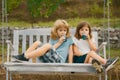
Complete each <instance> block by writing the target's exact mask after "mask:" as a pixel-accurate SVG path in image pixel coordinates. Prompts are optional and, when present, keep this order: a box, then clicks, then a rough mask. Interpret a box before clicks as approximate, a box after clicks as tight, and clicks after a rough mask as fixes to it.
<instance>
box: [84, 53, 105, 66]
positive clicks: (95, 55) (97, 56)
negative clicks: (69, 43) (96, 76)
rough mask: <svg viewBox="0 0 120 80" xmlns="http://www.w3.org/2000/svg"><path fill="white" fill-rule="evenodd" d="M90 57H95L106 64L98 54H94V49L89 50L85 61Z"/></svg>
mask: <svg viewBox="0 0 120 80" xmlns="http://www.w3.org/2000/svg"><path fill="white" fill-rule="evenodd" d="M90 57H92V58H94V59H97V60H98V61H100V62H101V63H102V64H106V60H105V59H104V58H102V57H100V56H99V55H98V54H96V53H95V52H94V51H90V52H89V53H88V55H87V56H86V59H85V63H88V61H89V58H90Z"/></svg>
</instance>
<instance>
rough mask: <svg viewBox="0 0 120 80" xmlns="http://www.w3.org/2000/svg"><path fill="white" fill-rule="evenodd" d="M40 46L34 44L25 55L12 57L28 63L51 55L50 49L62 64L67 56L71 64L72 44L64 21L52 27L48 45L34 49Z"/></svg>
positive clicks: (57, 22) (67, 26) (57, 21)
mask: <svg viewBox="0 0 120 80" xmlns="http://www.w3.org/2000/svg"><path fill="white" fill-rule="evenodd" d="M40 44H41V42H40V41H36V42H34V43H33V44H32V45H31V46H30V47H29V48H28V49H27V51H26V52H25V54H21V55H17V56H14V57H15V58H16V59H17V60H21V61H28V60H29V59H30V58H35V57H41V56H42V57H44V56H46V53H47V54H50V53H51V49H54V50H56V52H57V53H58V54H59V55H60V56H61V57H62V58H63V59H61V62H62V63H65V62H66V59H67V56H68V62H69V63H72V57H73V51H72V44H73V41H72V39H71V37H70V32H69V25H68V23H67V22H66V21H65V20H56V21H55V23H54V27H53V29H52V30H51V39H50V41H49V43H46V44H44V45H43V46H41V47H39V48H38V49H36V48H37V47H38V46H39V45H40ZM68 54H69V55H68Z"/></svg>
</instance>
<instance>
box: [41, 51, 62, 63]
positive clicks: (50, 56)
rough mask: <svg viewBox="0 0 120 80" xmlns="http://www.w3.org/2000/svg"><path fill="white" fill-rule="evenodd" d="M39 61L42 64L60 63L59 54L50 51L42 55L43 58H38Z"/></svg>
mask: <svg viewBox="0 0 120 80" xmlns="http://www.w3.org/2000/svg"><path fill="white" fill-rule="evenodd" d="M39 60H40V61H41V62H44V63H60V62H61V58H60V56H59V53H57V52H56V51H54V50H53V49H50V50H49V51H48V52H47V53H46V54H44V55H43V56H40V57H39Z"/></svg>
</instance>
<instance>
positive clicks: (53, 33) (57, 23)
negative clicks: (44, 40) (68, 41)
mask: <svg viewBox="0 0 120 80" xmlns="http://www.w3.org/2000/svg"><path fill="white" fill-rule="evenodd" d="M59 28H66V29H67V34H66V37H67V38H68V37H70V32H69V24H68V23H67V21H65V20H56V21H55V23H54V26H53V28H52V30H51V39H54V40H55V39H58V38H59V36H58V34H57V30H58V29H59Z"/></svg>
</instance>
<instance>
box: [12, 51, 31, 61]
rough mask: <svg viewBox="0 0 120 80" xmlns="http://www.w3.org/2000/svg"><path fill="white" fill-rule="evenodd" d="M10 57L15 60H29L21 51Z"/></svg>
mask: <svg viewBox="0 0 120 80" xmlns="http://www.w3.org/2000/svg"><path fill="white" fill-rule="evenodd" d="M12 57H13V58H15V59H16V61H22V62H24V61H29V59H27V58H25V57H24V53H22V54H20V55H16V56H12Z"/></svg>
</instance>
